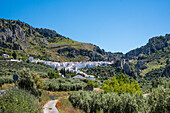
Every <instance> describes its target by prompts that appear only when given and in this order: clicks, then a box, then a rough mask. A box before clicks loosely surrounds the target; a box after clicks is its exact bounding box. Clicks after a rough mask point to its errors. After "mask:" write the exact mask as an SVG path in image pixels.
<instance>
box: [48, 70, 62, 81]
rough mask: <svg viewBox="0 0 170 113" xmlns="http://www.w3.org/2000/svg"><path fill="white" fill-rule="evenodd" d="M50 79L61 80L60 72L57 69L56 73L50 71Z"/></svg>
mask: <svg viewBox="0 0 170 113" xmlns="http://www.w3.org/2000/svg"><path fill="white" fill-rule="evenodd" d="M48 77H49V78H50V79H53V78H59V77H60V75H59V71H58V70H57V68H56V69H55V71H49V72H48Z"/></svg>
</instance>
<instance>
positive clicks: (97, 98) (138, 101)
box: [69, 87, 170, 113]
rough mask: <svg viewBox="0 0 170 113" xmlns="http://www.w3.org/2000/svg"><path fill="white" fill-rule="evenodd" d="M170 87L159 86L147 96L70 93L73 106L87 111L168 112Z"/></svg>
mask: <svg viewBox="0 0 170 113" xmlns="http://www.w3.org/2000/svg"><path fill="white" fill-rule="evenodd" d="M169 96H170V89H168V88H167V89H164V88H162V87H159V88H157V89H155V90H153V91H152V93H151V94H150V95H149V96H148V97H147V98H145V97H143V96H142V95H138V94H129V93H124V94H121V95H118V94H117V93H103V92H91V91H89V92H87V91H79V92H74V93H71V94H70V97H69V99H70V101H71V103H72V104H73V106H75V107H77V108H80V109H83V110H85V111H86V112H87V113H92V112H102V113H122V112H123V113H139V112H147V113H160V112H161V113H168V112H169V110H170V109H169V108H170V106H169V103H170V100H169Z"/></svg>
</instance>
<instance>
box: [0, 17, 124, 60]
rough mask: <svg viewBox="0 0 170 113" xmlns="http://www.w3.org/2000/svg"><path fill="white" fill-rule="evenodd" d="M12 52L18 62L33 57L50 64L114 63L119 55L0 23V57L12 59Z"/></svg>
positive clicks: (42, 31) (15, 23) (13, 23)
mask: <svg viewBox="0 0 170 113" xmlns="http://www.w3.org/2000/svg"><path fill="white" fill-rule="evenodd" d="M13 51H16V52H17V54H18V58H22V59H27V58H28V57H29V56H33V57H34V58H40V59H44V60H54V61H86V60H91V61H98V60H114V59H115V57H118V58H121V56H122V55H123V54H122V53H115V54H114V53H111V52H105V51H104V50H103V49H100V48H99V47H98V46H96V45H93V44H90V43H81V42H77V41H74V40H71V39H70V38H66V37H64V36H62V35H60V34H58V33H57V32H56V31H54V30H49V29H42V28H41V29H39V28H34V27H32V26H30V25H28V24H26V23H24V22H21V21H19V20H17V21H16V20H5V19H0V54H3V53H7V54H9V55H12V52H13Z"/></svg>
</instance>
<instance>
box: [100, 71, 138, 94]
mask: <svg viewBox="0 0 170 113" xmlns="http://www.w3.org/2000/svg"><path fill="white" fill-rule="evenodd" d="M102 88H103V90H104V92H105V93H107V92H116V93H118V94H122V93H125V92H126V93H131V94H132V93H138V94H140V93H141V92H140V89H141V88H140V85H139V84H138V83H137V82H136V81H134V80H130V79H129V78H128V77H127V75H124V74H117V76H116V77H112V78H111V80H107V81H106V82H104V83H103V84H102Z"/></svg>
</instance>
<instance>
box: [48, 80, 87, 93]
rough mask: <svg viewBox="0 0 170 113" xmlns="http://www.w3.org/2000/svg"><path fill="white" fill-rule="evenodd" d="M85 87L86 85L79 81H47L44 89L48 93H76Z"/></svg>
mask: <svg viewBox="0 0 170 113" xmlns="http://www.w3.org/2000/svg"><path fill="white" fill-rule="evenodd" d="M85 86H86V83H84V82H83V81H81V80H80V79H72V78H69V79H64V78H59V79H47V80H45V89H46V90H49V91H77V90H81V89H83V88H84V87H85Z"/></svg>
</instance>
